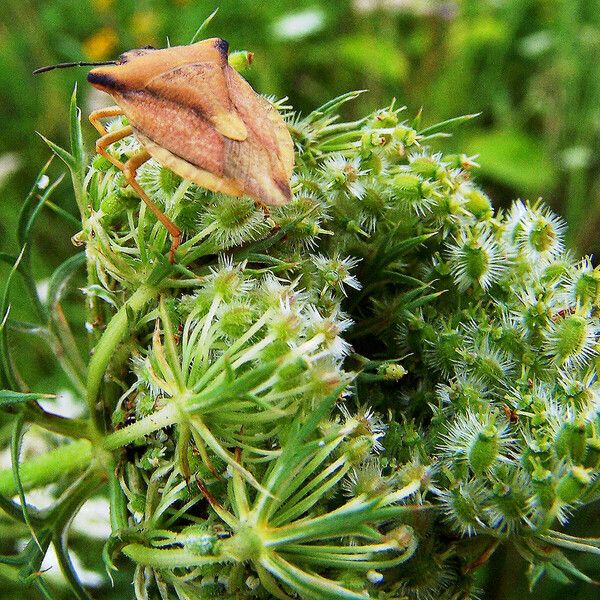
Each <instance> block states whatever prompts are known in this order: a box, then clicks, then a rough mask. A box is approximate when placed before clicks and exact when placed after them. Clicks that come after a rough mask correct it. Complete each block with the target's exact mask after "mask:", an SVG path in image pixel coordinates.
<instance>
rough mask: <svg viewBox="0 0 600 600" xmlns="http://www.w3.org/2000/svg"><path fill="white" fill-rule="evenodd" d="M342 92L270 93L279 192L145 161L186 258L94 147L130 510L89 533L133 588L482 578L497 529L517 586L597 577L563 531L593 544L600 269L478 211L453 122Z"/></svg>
mask: <svg viewBox="0 0 600 600" xmlns="http://www.w3.org/2000/svg"><path fill="white" fill-rule="evenodd" d="M356 95H357V94H356V93H350V94H346V95H344V96H341V97H339V98H336V99H334V100H332V101H331V102H328V103H327V104H325V105H323V106H322V107H320V108H319V109H317V110H315V111H314V112H312V113H310V114H309V115H306V116H301V115H295V114H293V113H291V112H289V110H290V109H289V107H285V106H284V105H283V103H281V102H280V103H277V107H278V109H279V110H280V111H282V112H284V113H285V112H286V111H288V112H287V114H286V118H287V121H288V126H289V129H290V132H291V134H292V137H293V139H294V142H295V145H296V152H297V161H296V163H297V166H296V170H295V173H294V176H293V180H292V187H293V199H292V201H291V202H290V203H289V204H287V205H286V206H283V207H280V208H271V210H270V211H263V210H262V209H261V208H260V207H257V206H256V205H255V204H254V202H253V201H251V200H249V199H248V198H231V197H226V196H221V195H215V194H212V193H207V192H205V191H203V190H201V189H199V188H197V187H196V186H195V185H193V184H191V183H190V182H187V181H185V180H182V179H180V178H178V177H176V176H174V175H173V174H172V173H171V172H169V171H168V170H167V169H165V168H164V167H162V166H160V165H159V164H158V163H156V162H153V161H151V162H149V163H147V164H146V165H145V166H144V168H143V169H142V170H141V172H140V183H141V184H142V185H143V186H144V188H145V189H146V190H147V191H148V193H149V194H150V195H151V196H152V198H153V199H154V200H155V201H156V202H157V203H158V204H159V205H160V206H162V207H164V209H165V211H166V212H167V214H168V216H169V218H171V219H173V220H174V222H175V223H176V224H177V226H178V227H180V228H181V229H182V230H183V231H184V238H183V241H182V243H181V246H180V247H179V249H178V250H177V253H176V256H175V258H176V260H175V264H174V265H170V264H169V263H168V261H167V260H166V259H165V258H164V255H165V252H166V251H167V249H168V247H169V240H168V236H167V234H166V232H165V231H164V229H163V228H162V226H161V225H160V224H159V223H157V222H156V220H155V219H154V217H153V216H152V215H151V214H149V212H148V211H147V210H145V209H144V206H143V205H142V206H140V205H139V203H137V202H136V198H135V197H134V196H133V194H132V193H131V192H130V191H129V190H128V189H127V188H123V186H122V184H123V181H122V178H121V176H120V174H119V173H118V172H117V171H116V169H114V168H113V167H112V166H111V165H110V164H109V163H108V162H107V161H105V160H104V159H98V158H96V159H94V160H93V161H92V163H91V165H90V166H89V168H88V169H87V172H86V175H85V179H84V181H83V186H84V187H83V189H84V193H85V198H86V203H85V206H86V207H87V208H86V211H87V212H85V213H84V215H83V231H82V233H81V234H79V236H78V239H79V240H80V241H83V242H85V243H86V253H87V254H86V256H87V261H88V262H87V264H88V269H89V271H90V275H89V279H88V281H89V285H88V287H87V289H86V294H87V298H88V302H89V303H90V306H91V307H92V308H91V310H92V312H93V311H96V313H95V316H96V317H97V318H92V317H93V316H94V315H92V317H90V318H89V323H90V329H91V331H92V335H97V337H98V339H99V340H100V342H99V344H98V346H97V348H100V350H99V351H97V352H96V353H95V356H94V357H93V360H92V363H91V365H92V368H91V374H92V375H93V373H94V369H93V367H94V366H96V365H97V364H103V365H104V366H105V367H106V376H105V377H104V379H103V386H102V393H101V394H100V395H99V396H98V397H99V398H100V397H101V400H102V403H101V406H102V410H103V415H102V418H104V419H105V421H106V422H107V423H108V433H107V434H106V436H105V442H104V444H105V447H106V448H107V450H109V451H110V452H114V453H116V454H115V456H118V457H119V460H118V461H117V462H115V469H116V471H115V473H116V482H117V484H116V485H115V487H114V488H113V494H114V495H115V496H114V497H115V498H117V499H118V498H121V500H122V506H123V507H124V509H123V512H122V513H121V514H122V519H121V521H120V525H119V527H118V528H115V530H114V531H113V536H112V537H111V539H110V540H109V542H108V543H107V549H106V553H105V554H106V556H107V557H110V559H111V560H116V558H117V555H118V554H119V553H120V552H122V553H123V554H125V555H126V556H128V557H129V558H130V559H132V560H133V561H134V564H135V565H136V566H137V568H136V575H135V582H134V583H135V593H136V596H137V598H139V599H144V598H148V597H159V596H158V595H157V594H160V597H163V598H167V597H177V598H180V599H186V598H214V597H219V598H230V599H233V598H237V599H240V598H248V599H250V598H267V597H275V598H280V599H288V600H289V599H290V598H312V599H322V598H331V599H334V598H346V599H357V600H359V599H363V600H364V598H378V599H384V598H390V599H391V598H406V599H408V600H420V599H427V598H437V599H440V600H442V599H445V600H454V599H457V598H475V597H476V594H477V590H476V588H475V584H474V575H473V573H474V571H476V568H477V567H479V566H481V565H483V564H484V563H485V562H486V560H487V558H489V556H490V555H491V553H492V552H493V551H494V550H495V548H496V547H497V546H498V545H499V544H501V543H504V542H508V541H510V542H511V544H512V548H514V549H516V550H517V551H518V552H519V553H520V554H521V556H523V558H524V559H525V560H526V561H527V562H528V563H529V565H530V569H529V572H528V574H529V578H530V582H531V585H532V586H533V585H535V583H536V582H537V580H538V579H539V578H540V577H541V576H542V575H544V574H547V575H549V576H551V577H555V578H557V579H561V578H562V579H565V578H567V577H579V578H582V579H586V580H587V575H585V574H584V573H582V572H581V571H579V570H578V569H577V568H576V567H575V566H574V565H573V563H571V562H570V561H569V559H568V558H567V557H566V555H565V554H563V551H564V550H565V549H567V550H568V549H577V550H589V551H591V552H595V553H596V554H597V552H598V545H597V542H594V541H593V540H591V541H590V540H582V539H578V538H575V537H572V536H569V535H567V534H565V533H561V532H559V531H557V530H556V529H555V528H556V527H557V525H558V524H567V523H568V522H569V519H570V517H571V515H572V514H573V513H574V512H575V511H578V510H583V507H584V506H585V505H586V504H589V503H591V502H592V501H594V500H596V499H597V498H598V497H599V494H600V488H599V485H600V483H599V481H600V478H599V477H598V469H599V466H600V412H599V411H600V384H599V383H598V380H597V376H598V372H597V371H598V364H599V358H598V350H599V335H600V327H599V322H598V316H599V314H600V312H599V311H600V272H599V271H598V269H597V268H595V267H594V265H593V263H592V260H591V259H590V258H584V259H583V260H581V261H579V262H577V261H575V260H574V259H573V257H572V256H571V255H570V254H569V253H568V252H567V251H566V250H565V247H564V242H563V234H564V230H565V225H564V223H563V221H562V220H561V219H560V218H559V217H557V216H556V215H554V214H553V213H552V212H551V211H550V210H548V209H547V208H546V207H544V206H543V205H542V204H541V202H540V201H534V202H528V201H521V200H519V201H517V202H515V203H514V205H513V206H512V208H510V209H509V210H508V211H506V212H503V211H494V209H493V207H492V204H491V201H490V199H489V198H488V196H487V195H486V194H485V193H484V192H483V191H482V190H481V189H479V187H478V186H477V184H476V183H475V182H474V180H473V176H472V171H473V170H474V169H475V168H476V167H477V164H476V163H475V162H474V160H473V157H468V156H465V155H448V154H444V153H441V152H439V151H434V150H433V149H432V148H431V145H432V141H433V140H434V139H436V138H439V137H443V136H444V135H445V133H444V131H445V130H446V128H448V127H450V126H451V125H453V124H455V123H456V121H451V122H448V123H441V124H438V125H434V126H432V127H428V128H423V127H422V126H421V124H420V119H419V118H417V119H416V120H415V121H413V122H409V121H408V120H403V119H402V109H398V108H395V106H394V104H392V105H390V106H388V107H385V108H383V109H381V110H378V111H376V112H375V113H373V114H371V115H368V116H366V117H365V118H363V119H360V120H358V121H354V122H348V123H346V122H342V121H341V120H340V119H339V118H338V116H337V112H336V111H337V109H338V108H339V107H340V106H341V105H342V104H343V103H344V102H346V101H348V100H351V99H352V98H354V97H355V96H356ZM135 149H136V148H135V144H132V143H131V142H128V143H122V144H119V145H117V146H116V148H115V150H114V151H115V152H117V153H118V154H119V158H120V160H122V161H123V160H126V159H127V158H128V157H129V156H130V155H131V154H132V153H133V152H134V151H135ZM99 307H100V308H99ZM99 315H102V316H103V318H102V319H100V318H99ZM103 357H105V358H103ZM102 360H104V361H105V362H104V363H101V361H102ZM103 376H104V371H103ZM101 383H102V382H98V383H97V386H96V387H94V385H96V384H93V385H92V386H91V389H92V392H95V391H96V389H97V388H99V387H100V386H101ZM88 389H90V388H88ZM93 397H94V398H95V396H93ZM124 449H126V451H125V450H124ZM109 562H110V560H109ZM400 565H401V566H400Z"/></svg>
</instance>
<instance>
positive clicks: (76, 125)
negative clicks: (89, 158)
mask: <svg viewBox="0 0 600 600" xmlns="http://www.w3.org/2000/svg"><path fill="white" fill-rule="evenodd" d="M69 136H70V140H71V156H72V157H73V161H74V169H75V170H77V171H79V172H80V173H81V172H83V168H84V161H85V152H84V149H83V137H82V135H81V109H80V108H79V107H78V106H77V82H75V86H74V88H73V93H72V94H71V103H70V105H69Z"/></svg>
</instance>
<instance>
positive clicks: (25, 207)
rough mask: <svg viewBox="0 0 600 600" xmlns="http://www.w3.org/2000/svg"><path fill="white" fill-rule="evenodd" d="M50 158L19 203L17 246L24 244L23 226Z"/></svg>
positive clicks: (37, 193) (38, 191)
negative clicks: (21, 202)
mask: <svg viewBox="0 0 600 600" xmlns="http://www.w3.org/2000/svg"><path fill="white" fill-rule="evenodd" d="M52 158H53V157H51V158H50V159H49V160H48V161H46V164H45V165H44V166H43V167H42V168H41V169H40V171H39V173H38V174H37V177H36V179H35V182H34V184H33V185H32V186H31V189H30V190H29V193H28V194H27V197H26V198H25V200H24V201H23V204H22V205H21V210H20V211H19V218H18V220H17V241H18V242H19V246H23V245H24V244H25V228H26V226H27V221H28V220H29V216H30V214H31V210H32V207H33V205H34V203H35V202H36V200H37V199H38V198H39V194H40V187H39V183H40V181H41V180H42V177H44V175H45V174H46V171H47V170H48V167H49V166H50V163H51V162H52Z"/></svg>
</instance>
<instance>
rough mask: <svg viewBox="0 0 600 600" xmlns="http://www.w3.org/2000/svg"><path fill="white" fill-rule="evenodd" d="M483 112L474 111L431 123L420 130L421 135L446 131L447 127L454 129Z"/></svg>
mask: <svg viewBox="0 0 600 600" xmlns="http://www.w3.org/2000/svg"><path fill="white" fill-rule="evenodd" d="M480 115H481V113H473V114H470V115H461V116H460V117H453V118H452V119H446V120H445V121H440V122H439V123H435V124H434V125H430V126H429V127H425V129H422V130H421V131H419V135H423V136H428V135H431V134H432V133H438V132H440V131H445V130H446V129H452V128H453V127H456V126H458V125H462V124H463V123H467V122H468V121H471V120H473V119H476V118H477V117H479V116H480Z"/></svg>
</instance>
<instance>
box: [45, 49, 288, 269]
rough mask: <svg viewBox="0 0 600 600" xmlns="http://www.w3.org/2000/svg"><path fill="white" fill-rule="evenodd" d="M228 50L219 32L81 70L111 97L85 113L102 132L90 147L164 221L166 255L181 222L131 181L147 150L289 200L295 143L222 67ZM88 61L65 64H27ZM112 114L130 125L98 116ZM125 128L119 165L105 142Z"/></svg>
mask: <svg viewBox="0 0 600 600" xmlns="http://www.w3.org/2000/svg"><path fill="white" fill-rule="evenodd" d="M228 55H229V45H228V43H227V42H226V41H225V40H222V39H220V38H211V39H207V40H203V41H200V42H197V43H195V44H190V45H189V46H174V47H170V48H163V49H155V48H141V49H138V50H130V51H129V52H125V53H124V54H122V55H121V56H120V58H119V60H117V61H109V62H107V63H101V65H102V66H98V67H96V68H95V69H92V70H91V71H90V72H89V73H88V76H87V78H88V81H89V82H90V83H91V84H92V85H93V86H94V87H96V88H98V89H99V90H102V91H103V92H106V93H108V94H110V95H111V96H112V97H113V98H114V100H115V102H116V104H117V106H113V107H110V108H103V109H100V110H96V111H94V112H93V113H92V114H90V117H89V119H90V121H91V123H92V125H94V127H95V128H96V129H97V130H98V132H99V133H100V134H101V137H100V138H99V139H98V140H97V142H96V151H97V152H98V153H99V154H101V155H102V156H104V157H106V158H107V159H108V160H109V161H110V162H111V163H112V164H114V165H115V166H116V167H117V168H119V169H121V171H122V172H123V174H124V175H125V180H126V182H127V184H129V185H130V186H131V187H132V189H134V190H135V191H136V192H137V194H139V196H140V197H141V199H142V200H143V201H144V202H145V203H146V204H147V205H148V207H149V208H150V210H152V212H153V213H154V214H155V215H156V217H157V218H158V219H159V220H160V222H161V223H162V224H163V225H164V226H165V227H166V228H167V230H168V231H169V233H170V234H171V236H172V238H173V243H172V245H171V251H170V255H169V256H170V258H171V260H173V258H174V252H175V250H176V249H177V247H178V245H179V241H180V238H181V230H180V229H179V228H178V227H177V226H176V225H175V224H174V223H173V222H172V221H171V220H170V219H169V218H168V217H167V216H166V215H165V214H164V213H163V212H162V211H161V210H160V208H159V207H158V206H157V205H156V204H155V203H154V202H153V201H152V200H151V199H150V198H149V197H148V195H147V194H146V192H145V191H144V190H143V189H142V187H141V186H140V185H139V183H138V182H137V181H136V179H135V176H136V171H137V169H138V168H139V167H140V166H141V165H142V164H144V163H145V162H146V161H148V160H149V159H150V158H154V159H155V160H157V161H158V162H159V163H160V164H161V165H163V166H165V167H167V168H169V169H171V170H172V171H174V172H175V173H177V174H178V175H180V176H181V177H183V178H184V179H188V180H190V181H193V182H194V183H196V184H197V185H199V186H201V187H203V188H206V189H209V190H211V191H213V192H222V193H224V194H229V195H232V196H242V195H247V196H250V197H251V198H253V199H254V200H256V201H257V202H258V203H260V204H261V205H266V206H271V205H272V206H280V205H282V204H285V203H287V202H288V201H289V200H290V198H291V190H290V176H291V173H292V169H293V166H294V148H293V143H292V139H291V137H290V134H289V131H288V129H287V127H286V125H285V122H284V121H283V119H282V118H281V116H280V115H279V113H278V112H277V110H276V109H275V107H273V106H272V105H271V104H270V103H269V102H268V101H267V100H266V99H264V98H263V97H261V96H259V95H258V94H257V93H256V92H255V91H254V90H253V89H252V88H251V87H250V85H249V84H248V82H247V81H246V80H245V79H244V78H243V77H242V76H241V75H240V74H239V73H238V72H237V71H236V70H235V69H233V68H232V67H231V66H230V65H229V63H228ZM89 64H90V63H65V64H61V65H54V66H53V67H44V68H42V69H38V71H36V72H43V71H47V70H49V69H52V68H62V67H67V66H77V65H81V66H84V65H89ZM92 64H93V63H92ZM120 115H124V116H125V117H126V118H127V120H128V122H129V124H128V125H126V126H124V127H123V128H122V129H119V130H117V131H112V132H110V133H108V132H107V130H106V128H105V127H104V125H103V124H102V119H105V118H108V117H116V116H120ZM129 135H133V136H135V137H136V138H137V140H138V141H139V142H140V144H141V148H140V150H139V151H138V152H137V153H136V154H134V155H133V156H132V157H131V158H129V160H128V161H127V162H125V163H123V162H121V161H120V160H118V158H117V157H115V156H114V155H112V154H111V153H110V152H109V151H108V147H109V146H110V145H111V144H113V143H114V142H116V141H118V140H121V139H123V138H125V137H127V136H129Z"/></svg>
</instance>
